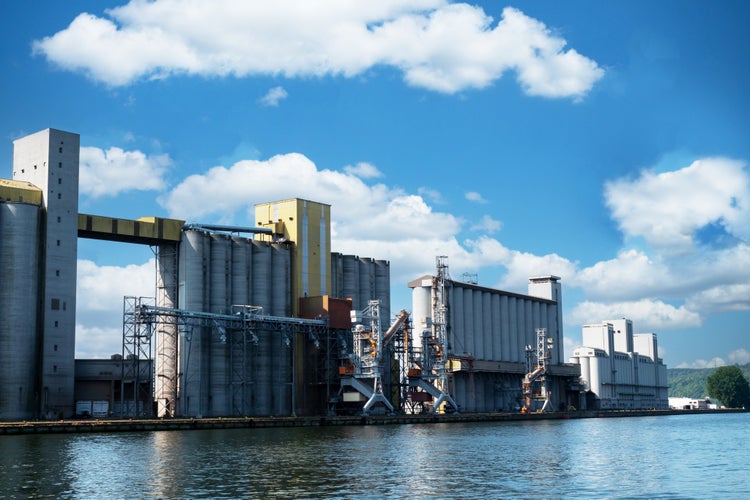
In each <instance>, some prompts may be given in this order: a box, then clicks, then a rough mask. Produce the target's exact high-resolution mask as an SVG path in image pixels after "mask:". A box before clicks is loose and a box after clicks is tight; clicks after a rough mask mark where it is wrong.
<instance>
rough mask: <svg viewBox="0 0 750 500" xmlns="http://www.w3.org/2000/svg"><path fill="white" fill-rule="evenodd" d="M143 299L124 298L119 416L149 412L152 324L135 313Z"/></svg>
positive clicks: (139, 415)
mask: <svg viewBox="0 0 750 500" xmlns="http://www.w3.org/2000/svg"><path fill="white" fill-rule="evenodd" d="M143 300H144V299H143V298H142V297H138V298H137V297H125V298H124V300H123V322H122V376H121V378H120V412H119V413H120V417H136V416H137V417H148V416H151V401H152V394H153V377H152V370H153V368H152V366H153V365H152V360H151V339H152V337H153V332H154V325H153V324H151V323H150V322H149V323H144V322H143V321H142V319H143V318H141V317H140V316H139V314H138V311H139V310H140V309H141V307H142V304H143ZM149 300H153V299H149Z"/></svg>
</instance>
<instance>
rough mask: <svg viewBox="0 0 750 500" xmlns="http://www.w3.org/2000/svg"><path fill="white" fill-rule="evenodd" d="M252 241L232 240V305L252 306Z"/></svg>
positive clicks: (243, 239) (244, 239)
mask: <svg viewBox="0 0 750 500" xmlns="http://www.w3.org/2000/svg"><path fill="white" fill-rule="evenodd" d="M250 245H251V243H250V240H248V239H247V238H232V239H231V252H232V295H231V304H230V305H251V304H250V288H251V286H252V282H251V281H250V280H251V276H252V275H251V273H250V270H251V265H250V264H251V260H250V256H251V255H252V248H251V246H250Z"/></svg>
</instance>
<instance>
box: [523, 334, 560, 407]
mask: <svg viewBox="0 0 750 500" xmlns="http://www.w3.org/2000/svg"><path fill="white" fill-rule="evenodd" d="M552 348H553V342H552V339H551V338H547V329H546V328H537V329H536V347H532V346H530V345H527V346H526V376H524V378H523V383H522V389H523V395H524V408H525V410H526V411H531V410H533V408H532V401H544V403H543V404H542V407H541V408H540V409H539V411H547V410H550V409H551V402H550V396H551V393H550V391H549V387H548V386H547V382H548V380H547V365H548V364H549V360H550V359H551V357H552ZM534 358H536V363H534V361H533V360H534Z"/></svg>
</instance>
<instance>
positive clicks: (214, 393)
mask: <svg viewBox="0 0 750 500" xmlns="http://www.w3.org/2000/svg"><path fill="white" fill-rule="evenodd" d="M208 241H209V242H210V258H209V262H210V270H209V293H208V311H209V312H211V313H214V314H226V313H228V312H229V299H230V295H229V293H228V292H229V291H230V290H231V276H230V269H231V267H230V266H231V264H232V257H231V243H230V241H231V240H230V239H229V237H228V236H226V235H223V234H211V235H210V237H209V239H208ZM207 330H208V335H209V338H208V342H207V346H206V347H207V348H208V349H207V355H208V373H207V376H208V377H209V380H210V382H209V384H210V387H209V394H208V408H207V410H206V412H204V415H206V416H223V415H229V414H230V409H231V401H230V398H231V394H230V392H231V391H230V387H229V381H230V373H229V343H228V342H227V339H228V337H227V335H228V334H230V332H227V331H222V330H220V329H219V328H217V327H215V326H213V327H208V328H207Z"/></svg>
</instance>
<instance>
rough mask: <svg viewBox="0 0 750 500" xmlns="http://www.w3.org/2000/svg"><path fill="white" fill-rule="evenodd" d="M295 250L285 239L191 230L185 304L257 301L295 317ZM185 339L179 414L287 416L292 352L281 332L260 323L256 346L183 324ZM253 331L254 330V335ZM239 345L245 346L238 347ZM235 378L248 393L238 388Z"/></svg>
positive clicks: (226, 306) (183, 277) (182, 272)
mask: <svg viewBox="0 0 750 500" xmlns="http://www.w3.org/2000/svg"><path fill="white" fill-rule="evenodd" d="M290 268H291V251H290V248H289V247H288V246H286V245H282V244H275V243H268V242H262V241H256V240H253V239H248V238H241V237H233V236H229V235H227V234H222V233H213V232H207V231H201V230H186V231H184V232H183V238H182V242H181V246H180V256H179V276H180V282H179V303H180V306H179V307H180V308H181V309H184V310H188V311H204V312H211V313H216V314H229V313H232V306H237V305H252V306H260V307H262V308H263V314H266V315H273V316H284V317H289V316H291V311H292V304H291V280H290V276H291V275H290V272H291V269H290ZM183 328H188V329H191V330H192V331H187V332H183V334H182V335H181V342H180V371H181V373H182V377H181V386H180V406H181V411H180V413H181V414H184V415H201V416H222V415H232V414H234V413H236V411H237V408H238V406H239V405H238V397H239V398H240V399H241V400H242V401H243V404H242V405H241V406H242V408H246V409H249V410H248V411H247V412H245V413H248V414H256V415H273V414H277V415H279V414H281V415H286V414H289V413H291V411H292V403H291V350H290V348H289V346H288V345H287V342H285V338H284V336H283V334H282V332H280V331H278V330H273V329H268V328H267V329H259V330H257V331H253V332H246V333H247V335H249V336H252V335H254V337H255V339H256V341H255V342H254V343H252V344H250V343H248V344H243V343H238V342H236V339H234V338H233V337H232V336H236V335H241V334H242V332H228V331H225V330H224V329H222V328H219V327H212V326H210V325H208V326H201V327H192V328H191V327H183ZM251 334H252V335H251ZM238 346H240V347H239V348H240V349H243V350H244V352H238V350H237V349H238ZM237 384H241V385H242V387H244V389H243V390H245V391H246V392H245V393H244V394H240V395H238V394H237V390H238V389H237Z"/></svg>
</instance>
